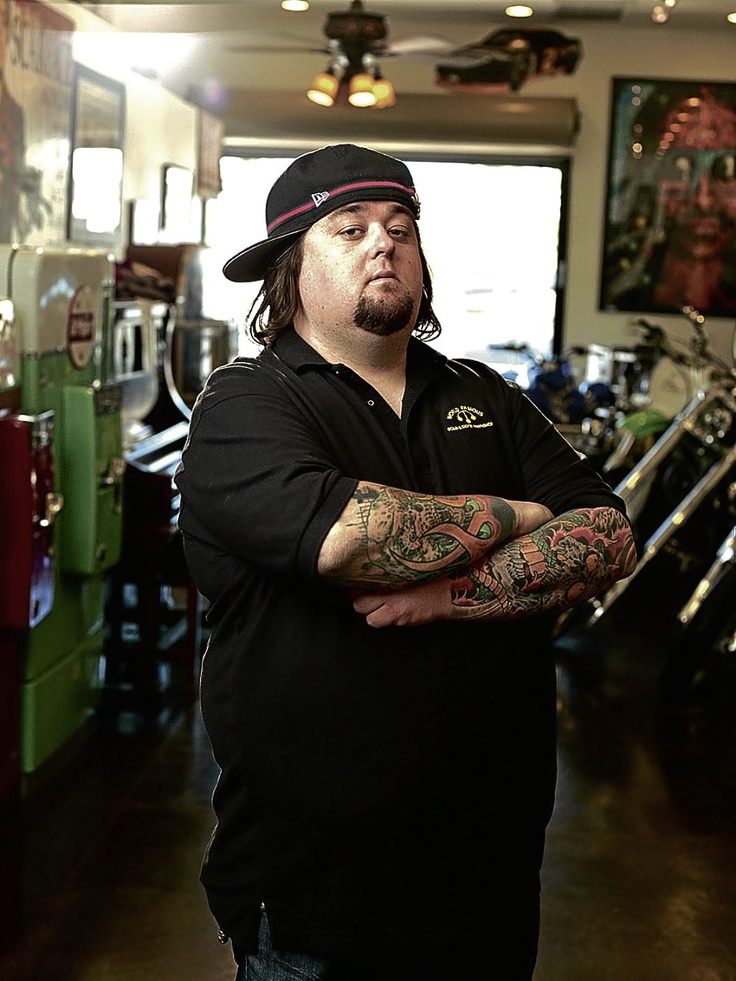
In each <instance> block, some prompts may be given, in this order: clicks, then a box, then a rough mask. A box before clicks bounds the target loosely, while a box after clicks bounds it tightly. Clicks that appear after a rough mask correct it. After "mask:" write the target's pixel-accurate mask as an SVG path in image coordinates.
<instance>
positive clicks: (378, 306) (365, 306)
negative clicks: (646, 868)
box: [353, 287, 414, 337]
mask: <svg viewBox="0 0 736 981" xmlns="http://www.w3.org/2000/svg"><path fill="white" fill-rule="evenodd" d="M413 317H414V301H413V299H412V297H411V295H410V293H409V292H408V291H407V290H403V289H399V288H398V287H394V288H393V289H392V290H391V291H390V292H389V291H387V292H386V293H384V295H383V296H382V298H381V299H380V300H379V299H375V298H373V297H366V296H361V298H360V299H359V300H358V303H357V305H356V307H355V313H354V314H353V321H354V323H355V326H356V327H359V328H360V329H361V330H364V331H366V333H368V334H376V335H378V336H379V337H389V336H390V335H391V334H397V333H398V332H399V331H401V330H404V329H405V328H406V327H408V326H409V324H411V323H412V319H413Z"/></svg>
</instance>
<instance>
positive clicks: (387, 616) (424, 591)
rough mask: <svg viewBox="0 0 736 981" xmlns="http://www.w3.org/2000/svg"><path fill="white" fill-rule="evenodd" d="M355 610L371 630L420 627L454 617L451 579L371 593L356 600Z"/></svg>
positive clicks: (364, 594) (366, 593)
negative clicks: (376, 628)
mask: <svg viewBox="0 0 736 981" xmlns="http://www.w3.org/2000/svg"><path fill="white" fill-rule="evenodd" d="M353 607H354V608H355V610H356V611H357V612H358V613H360V614H361V615H362V616H364V617H365V622H366V623H367V624H368V626H369V627H418V626H419V625H420V624H422V623H431V622H432V621H433V620H449V619H450V618H451V617H452V615H453V609H452V596H451V580H450V578H449V577H448V576H443V577H442V578H441V579H435V580H434V581H433V582H427V583H422V584H420V585H418V586H406V587H404V588H403V589H396V590H394V591H393V592H388V591H378V590H372V591H368V592H365V593H359V594H358V595H357V596H355V597H354V599H353Z"/></svg>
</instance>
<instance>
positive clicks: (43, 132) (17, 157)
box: [0, 0, 74, 245]
mask: <svg viewBox="0 0 736 981" xmlns="http://www.w3.org/2000/svg"><path fill="white" fill-rule="evenodd" d="M73 31H74V21H72V20H71V19H69V18H67V17H65V16H63V15H62V14H60V13H59V12H58V11H57V10H53V9H51V8H49V7H47V6H45V5H44V4H42V3H40V2H37V0H0V242H20V243H22V244H28V245H51V244H62V243H63V242H64V239H65V234H66V188H67V175H68V170H69V119H70V108H71V82H72V36H73Z"/></svg>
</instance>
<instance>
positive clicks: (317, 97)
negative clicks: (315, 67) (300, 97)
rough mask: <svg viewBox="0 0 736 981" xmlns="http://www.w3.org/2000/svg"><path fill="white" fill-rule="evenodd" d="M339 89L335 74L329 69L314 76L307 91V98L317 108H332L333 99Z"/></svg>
mask: <svg viewBox="0 0 736 981" xmlns="http://www.w3.org/2000/svg"><path fill="white" fill-rule="evenodd" d="M339 88H340V82H339V81H338V79H337V78H336V76H335V73H334V72H333V71H332V70H331V69H329V70H328V71H326V72H320V73H319V75H315V76H314V78H313V79H312V84H311V85H310V87H309V89H308V91H307V98H308V99H310V100H311V101H312V102H314V103H316V104H317V105H318V106H332V105H334V104H335V98H336V96H337V90H338V89H339Z"/></svg>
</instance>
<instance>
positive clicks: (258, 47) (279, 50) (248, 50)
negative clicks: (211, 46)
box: [225, 44, 331, 55]
mask: <svg viewBox="0 0 736 981" xmlns="http://www.w3.org/2000/svg"><path fill="white" fill-rule="evenodd" d="M225 51H227V52H228V53H231V54H326V55H329V54H330V53H331V52H330V49H329V48H312V47H307V46H304V45H302V46H300V45H296V44H290V45H287V44H229V45H228V46H227V47H226V48H225Z"/></svg>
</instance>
